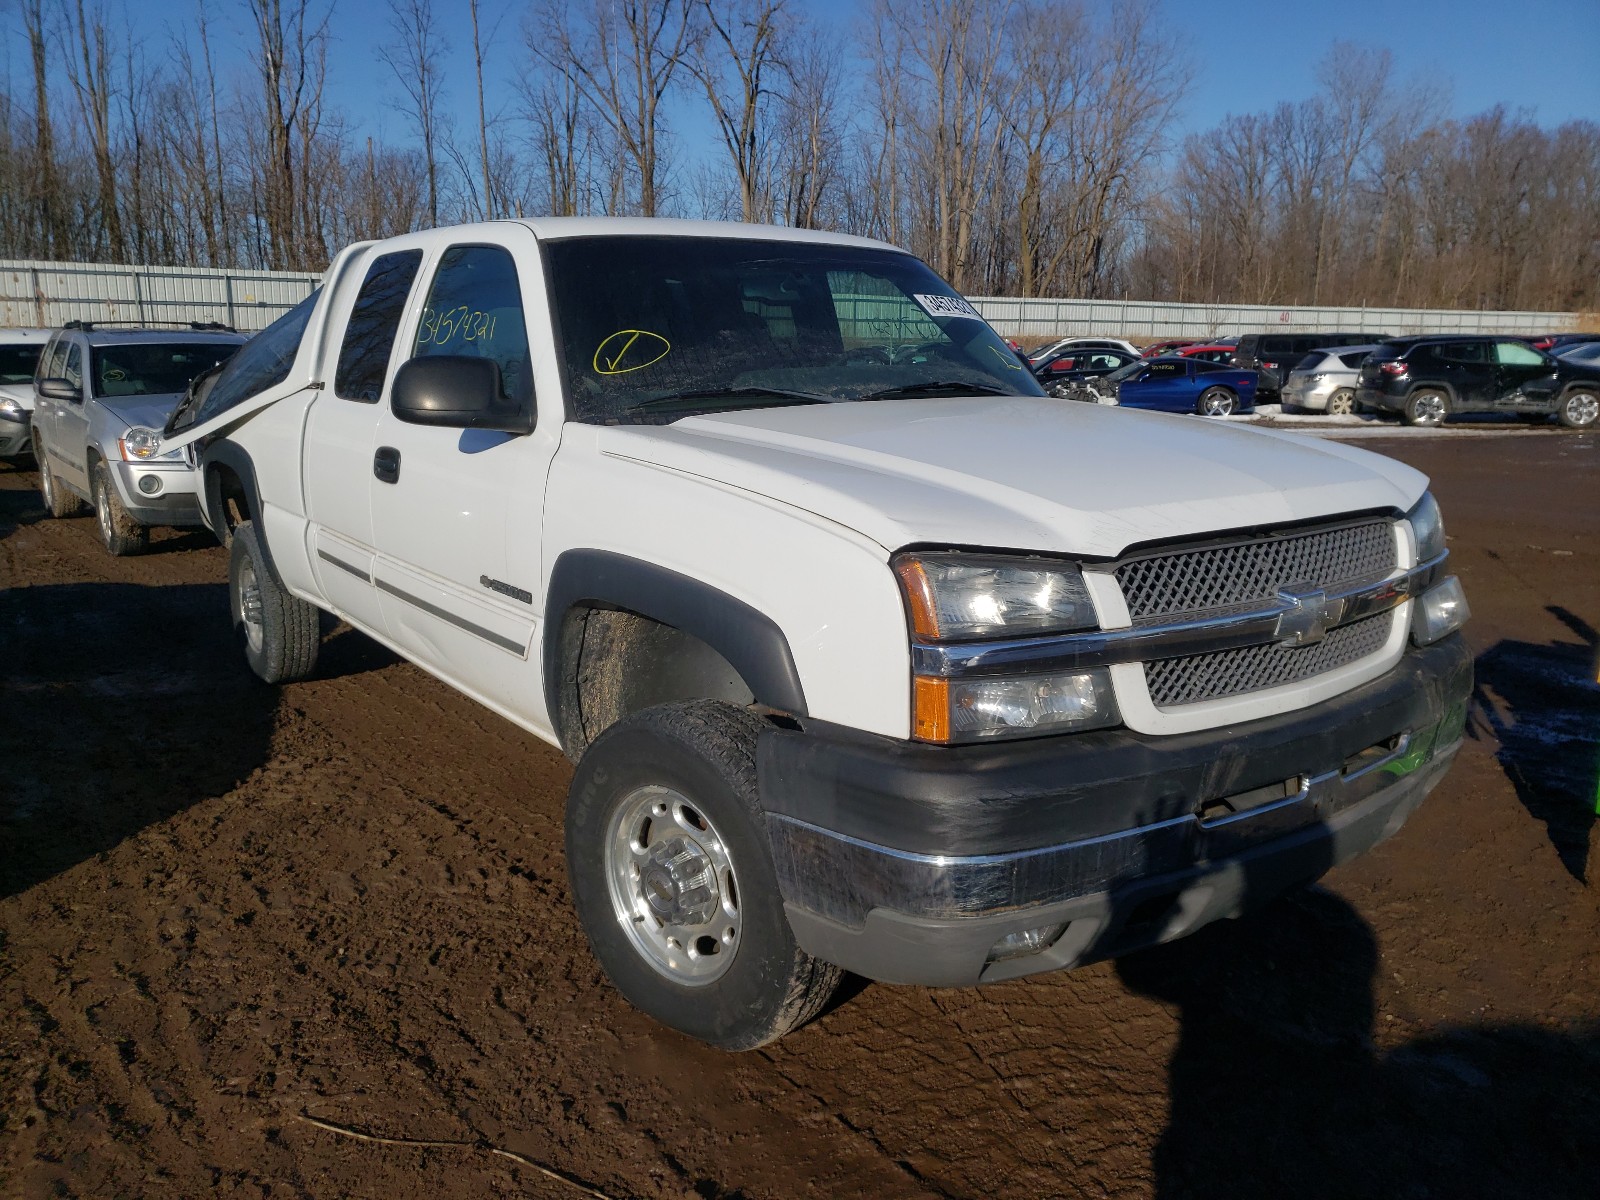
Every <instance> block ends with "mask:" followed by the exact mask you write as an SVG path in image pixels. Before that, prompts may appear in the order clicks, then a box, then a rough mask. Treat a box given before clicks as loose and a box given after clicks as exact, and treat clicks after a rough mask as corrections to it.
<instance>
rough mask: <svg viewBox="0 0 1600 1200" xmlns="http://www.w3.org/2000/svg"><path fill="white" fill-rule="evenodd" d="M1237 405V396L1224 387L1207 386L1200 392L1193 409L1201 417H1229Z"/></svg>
mask: <svg viewBox="0 0 1600 1200" xmlns="http://www.w3.org/2000/svg"><path fill="white" fill-rule="evenodd" d="M1238 407H1239V397H1238V396H1236V395H1234V394H1233V393H1232V392H1230V391H1229V390H1228V389H1227V388H1225V387H1209V388H1207V389H1206V390H1205V391H1203V392H1201V393H1200V402H1199V403H1198V404H1196V405H1195V411H1196V412H1197V413H1199V414H1200V415H1201V416H1202V417H1231V416H1232V415H1233V414H1234V412H1235V410H1237V409H1238Z"/></svg>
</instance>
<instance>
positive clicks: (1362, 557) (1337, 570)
mask: <svg viewBox="0 0 1600 1200" xmlns="http://www.w3.org/2000/svg"><path fill="white" fill-rule="evenodd" d="M1395 565H1396V564H1395V546H1394V527H1393V525H1392V524H1391V523H1390V522H1388V521H1385V520H1381V519H1379V520H1372V521H1366V522H1363V523H1361V524H1358V525H1345V526H1342V527H1339V528H1335V529H1312V530H1307V531H1306V532H1304V533H1294V534H1287V535H1281V536H1277V537H1265V538H1257V539H1255V540H1253V541H1245V542H1234V543H1232V544H1229V545H1222V546H1208V547H1204V548H1201V549H1195V550H1174V551H1172V552H1170V553H1165V554H1155V555H1151V556H1150V557H1148V558H1137V559H1134V560H1132V561H1131V562H1126V563H1123V564H1122V565H1121V566H1120V567H1118V568H1117V582H1118V583H1119V584H1120V585H1121V586H1122V594H1123V596H1124V597H1125V598H1126V599H1127V602H1128V614H1129V615H1130V616H1131V617H1132V618H1133V621H1134V623H1135V624H1138V623H1140V622H1141V621H1149V620H1151V619H1155V618H1164V617H1170V616H1175V615H1178V614H1180V613H1193V612H1209V611H1216V610H1225V609H1228V608H1234V607H1237V606H1240V605H1248V604H1251V603H1252V602H1259V601H1266V600H1273V599H1276V598H1277V595H1278V590H1279V589H1280V588H1284V587H1289V586H1292V585H1294V584H1311V585H1313V586H1315V587H1320V588H1325V589H1331V588H1334V587H1336V586H1342V585H1349V584H1354V583H1358V582H1362V581H1365V580H1367V579H1373V580H1377V579H1381V578H1383V577H1384V576H1385V575H1387V574H1388V573H1389V572H1390V571H1392V570H1393V569H1394V567H1395ZM1261 686H1266V685H1261Z"/></svg>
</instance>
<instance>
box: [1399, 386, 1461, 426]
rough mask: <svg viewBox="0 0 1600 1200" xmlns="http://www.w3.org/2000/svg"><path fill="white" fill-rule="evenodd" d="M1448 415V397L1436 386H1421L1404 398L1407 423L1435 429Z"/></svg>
mask: <svg viewBox="0 0 1600 1200" xmlns="http://www.w3.org/2000/svg"><path fill="white" fill-rule="evenodd" d="M1449 416H1450V397H1449V396H1447V395H1445V394H1444V393H1443V392H1441V391H1439V390H1438V389H1437V388H1422V389H1420V390H1419V391H1415V392H1412V393H1411V395H1410V396H1409V397H1407V399H1406V411H1405V418H1406V424H1407V425H1418V426H1421V427H1423V428H1425V429H1436V428H1438V427H1439V426H1440V425H1443V424H1444V423H1445V421H1446V420H1448V419H1449Z"/></svg>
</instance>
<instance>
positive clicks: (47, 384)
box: [39, 379, 83, 404]
mask: <svg viewBox="0 0 1600 1200" xmlns="http://www.w3.org/2000/svg"><path fill="white" fill-rule="evenodd" d="M39 395H41V396H43V397H44V398H45V399H46V400H70V401H72V402H73V403H74V404H77V403H79V402H81V401H82V400H83V389H82V388H81V387H74V386H73V384H72V382H71V381H70V380H66V379H41V380H39Z"/></svg>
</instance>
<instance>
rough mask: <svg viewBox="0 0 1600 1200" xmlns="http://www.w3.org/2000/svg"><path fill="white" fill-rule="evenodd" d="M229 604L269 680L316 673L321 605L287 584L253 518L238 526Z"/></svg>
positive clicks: (250, 658) (255, 663) (254, 665)
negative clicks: (273, 561)
mask: <svg viewBox="0 0 1600 1200" xmlns="http://www.w3.org/2000/svg"><path fill="white" fill-rule="evenodd" d="M228 604H229V606H230V607H231V608H232V610H233V629H234V632H235V634H237V635H238V637H239V639H240V641H241V642H242V643H243V644H244V657H245V661H247V662H248V663H249V664H250V669H251V670H252V671H254V672H255V673H256V674H257V675H259V676H260V677H261V678H262V679H264V680H266V682H268V683H291V682H293V681H294V680H296V679H304V678H305V677H306V676H307V675H310V674H311V672H312V670H313V669H314V668H315V667H316V665H317V649H318V644H319V641H320V637H319V629H318V613H317V607H316V605H314V604H310V603H307V602H306V601H304V600H302V599H300V597H298V596H294V595H291V594H290V592H289V590H288V589H287V588H285V587H284V586H283V582H282V581H281V580H280V579H279V578H278V576H277V573H276V572H275V571H274V570H273V569H272V564H271V563H270V562H269V561H268V560H267V556H266V554H265V552H264V551H263V550H262V548H261V537H260V535H259V534H258V533H257V532H256V527H255V524H254V523H253V522H250V521H246V522H244V523H243V524H241V525H239V526H238V527H237V528H236V529H234V531H233V546H232V547H231V549H230V551H229V553H228Z"/></svg>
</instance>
